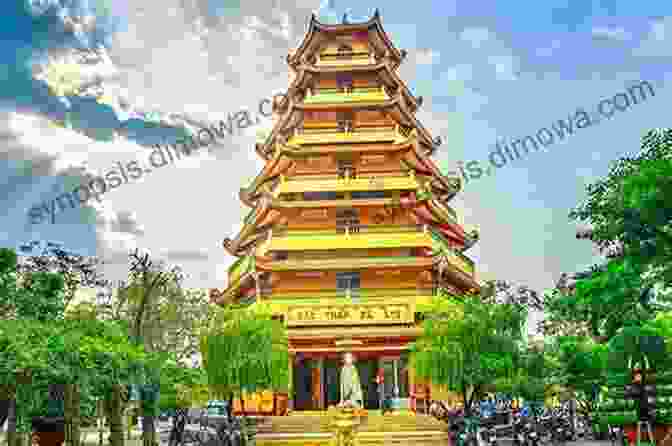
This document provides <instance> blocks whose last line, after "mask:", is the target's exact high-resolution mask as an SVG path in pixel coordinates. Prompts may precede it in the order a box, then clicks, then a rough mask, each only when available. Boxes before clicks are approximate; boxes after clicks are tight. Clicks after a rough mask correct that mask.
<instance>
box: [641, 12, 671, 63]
mask: <svg viewBox="0 0 672 446" xmlns="http://www.w3.org/2000/svg"><path fill="white" fill-rule="evenodd" d="M633 54H634V55H636V56H644V57H670V56H672V16H667V17H664V18H662V19H656V20H654V21H652V22H651V28H650V30H649V32H648V34H647V36H646V37H645V38H644V39H642V41H641V42H640V44H639V47H638V48H636V49H635V50H634V51H633Z"/></svg>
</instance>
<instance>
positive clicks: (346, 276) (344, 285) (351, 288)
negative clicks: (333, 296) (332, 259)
mask: <svg viewBox="0 0 672 446" xmlns="http://www.w3.org/2000/svg"><path fill="white" fill-rule="evenodd" d="M360 285H361V278H360V276H359V272H349V271H348V272H338V273H336V290H337V291H338V293H339V294H343V295H346V296H347V295H349V296H358V295H359V290H360Z"/></svg>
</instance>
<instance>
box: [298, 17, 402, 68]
mask: <svg viewBox="0 0 672 446" xmlns="http://www.w3.org/2000/svg"><path fill="white" fill-rule="evenodd" d="M371 28H375V29H376V31H377V33H378V37H379V38H380V40H381V42H382V43H383V45H384V46H385V47H386V48H387V49H388V50H389V52H390V54H391V55H392V56H393V57H394V59H395V61H396V62H397V63H401V61H403V60H404V58H405V56H406V51H403V50H399V49H397V48H396V47H395V46H394V44H393V43H392V41H391V40H390V39H389V37H388V36H387V33H386V32H385V30H384V29H383V25H382V23H381V20H380V11H378V8H376V10H375V11H374V13H373V16H371V18H370V19H369V20H367V21H366V22H363V23H353V24H337V25H330V24H326V23H322V22H320V21H319V20H318V19H317V15H315V13H313V14H312V15H311V16H310V22H309V24H308V32H307V33H306V35H305V37H304V38H303V41H302V42H301V44H300V45H299V46H298V47H297V48H296V50H294V52H293V53H291V54H289V55H288V56H287V62H288V64H289V65H290V66H296V65H297V64H298V63H299V62H300V60H301V59H302V57H303V56H304V55H305V53H306V51H308V50H309V49H311V44H313V42H314V39H315V38H316V36H317V35H318V34H320V33H333V32H348V31H351V32H357V31H368V30H370V29H371Z"/></svg>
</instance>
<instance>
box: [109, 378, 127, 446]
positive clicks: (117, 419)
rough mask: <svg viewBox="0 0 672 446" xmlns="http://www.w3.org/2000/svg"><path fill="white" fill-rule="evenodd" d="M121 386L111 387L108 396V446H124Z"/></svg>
mask: <svg viewBox="0 0 672 446" xmlns="http://www.w3.org/2000/svg"><path fill="white" fill-rule="evenodd" d="M121 392H122V390H121V385H119V384H114V385H112V391H111V392H110V396H109V398H110V399H109V400H108V401H109V412H108V417H109V423H110V441H109V442H110V446H123V445H124V426H123V424H124V423H123V419H122V417H123V415H122V410H123V406H122V404H121Z"/></svg>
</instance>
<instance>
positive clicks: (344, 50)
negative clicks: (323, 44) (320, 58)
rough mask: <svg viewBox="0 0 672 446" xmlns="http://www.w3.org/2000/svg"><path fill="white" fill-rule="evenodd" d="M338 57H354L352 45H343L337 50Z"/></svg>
mask: <svg viewBox="0 0 672 446" xmlns="http://www.w3.org/2000/svg"><path fill="white" fill-rule="evenodd" d="M336 58H337V59H341V60H343V59H352V47H351V46H350V45H341V46H339V47H338V50H337V55H336Z"/></svg>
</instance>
